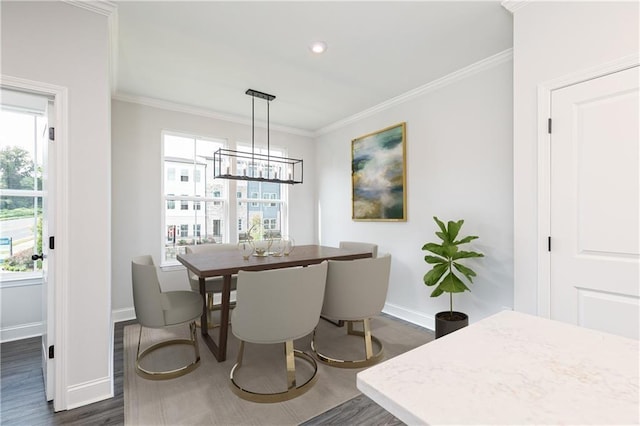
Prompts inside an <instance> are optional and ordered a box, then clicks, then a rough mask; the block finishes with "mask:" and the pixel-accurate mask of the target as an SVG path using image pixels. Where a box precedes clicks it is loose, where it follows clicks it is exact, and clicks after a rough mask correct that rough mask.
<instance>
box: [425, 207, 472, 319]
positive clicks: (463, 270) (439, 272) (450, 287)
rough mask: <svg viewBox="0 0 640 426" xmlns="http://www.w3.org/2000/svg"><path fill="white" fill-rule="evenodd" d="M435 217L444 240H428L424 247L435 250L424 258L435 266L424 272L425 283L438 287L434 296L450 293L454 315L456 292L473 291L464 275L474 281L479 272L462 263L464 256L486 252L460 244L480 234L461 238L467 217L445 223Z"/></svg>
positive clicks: (450, 302) (429, 250)
mask: <svg viewBox="0 0 640 426" xmlns="http://www.w3.org/2000/svg"><path fill="white" fill-rule="evenodd" d="M433 219H434V220H435V221H436V223H437V224H438V227H439V228H440V231H438V232H436V235H437V236H438V237H439V238H440V239H441V240H442V242H441V243H439V244H437V243H427V244H425V245H424V246H422V250H425V251H428V252H431V253H433V254H434V255H435V256H433V255H429V254H427V255H426V256H425V257H424V261H425V262H427V263H428V264H430V265H433V267H432V269H431V270H430V271H429V272H427V273H426V274H425V275H424V283H425V284H426V285H427V286H430V287H431V286H436V288H435V289H434V290H433V292H432V293H431V297H438V296H440V295H441V294H442V293H449V311H450V313H451V315H453V293H462V292H464V291H471V290H470V289H469V287H467V285H466V284H465V283H464V281H463V280H462V277H464V278H466V279H467V280H468V281H469V282H470V283H472V282H473V277H475V276H476V273H475V272H474V271H473V270H472V269H471V268H469V267H467V266H465V265H463V264H462V263H460V261H461V260H462V259H469V258H472V257H484V254H482V253H478V252H475V251H465V250H460V246H462V245H463V244H467V243H469V242H471V241H473V240H475V239H477V238H478V237H477V236H475V235H471V236H468V237H464V238H460V239H458V240H456V238H458V234H459V233H460V228H462V224H463V223H464V220H459V221H457V222H454V221H449V222H448V223H447V225H445V224H444V222H442V221H441V220H440V219H438V218H437V217H436V216H434V217H433Z"/></svg>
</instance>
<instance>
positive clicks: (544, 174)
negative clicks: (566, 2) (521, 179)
mask: <svg viewBox="0 0 640 426" xmlns="http://www.w3.org/2000/svg"><path fill="white" fill-rule="evenodd" d="M639 65H640V55H639V54H637V53H634V54H632V55H627V56H623V57H622V58H619V59H616V60H614V61H610V62H606V63H604V64H601V65H598V66H595V67H591V68H587V69H585V70H581V71H577V72H573V73H570V74H567V75H564V76H562V77H558V78H555V79H552V80H548V81H545V82H542V83H540V84H538V98H537V99H538V109H537V111H538V120H537V121H538V126H537V133H538V167H537V173H538V177H537V178H538V179H537V190H538V224H537V225H538V226H537V230H538V232H537V242H538V243H537V251H536V253H537V257H538V259H537V292H536V293H537V296H538V297H537V298H538V301H537V314H538V316H541V317H544V318H550V316H551V252H550V251H549V247H548V237H549V236H551V134H550V133H549V131H548V125H549V124H548V120H549V118H551V94H552V92H553V91H554V90H559V89H562V88H565V87H567V86H572V85H574V84H578V83H582V82H585V81H588V80H593V79H595V78H598V77H603V76H605V75H608V74H613V73H616V72H619V71H624V70H626V69H629V68H633V67H637V66H639Z"/></svg>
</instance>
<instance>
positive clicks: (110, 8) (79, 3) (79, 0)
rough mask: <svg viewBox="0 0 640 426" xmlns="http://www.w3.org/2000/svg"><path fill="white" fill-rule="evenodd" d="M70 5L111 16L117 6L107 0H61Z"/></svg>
mask: <svg viewBox="0 0 640 426" xmlns="http://www.w3.org/2000/svg"><path fill="white" fill-rule="evenodd" d="M62 1H63V2H64V3H67V4H69V5H71V6H76V7H79V8H81V9H85V10H88V11H90V12H94V13H97V14H99V15H104V16H111V15H112V14H113V13H114V12H116V11H117V9H118V6H117V5H116V4H115V3H112V2H110V1H107V0H62Z"/></svg>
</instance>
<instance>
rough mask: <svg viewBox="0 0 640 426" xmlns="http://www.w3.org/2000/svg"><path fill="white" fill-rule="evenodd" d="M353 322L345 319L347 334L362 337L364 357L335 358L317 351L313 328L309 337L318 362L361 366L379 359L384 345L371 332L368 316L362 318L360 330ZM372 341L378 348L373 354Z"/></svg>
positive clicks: (371, 363)
mask: <svg viewBox="0 0 640 426" xmlns="http://www.w3.org/2000/svg"><path fill="white" fill-rule="evenodd" d="M354 322H355V321H347V334H349V335H352V336H359V337H362V338H363V339H364V351H365V359H359V360H345V359H337V358H331V357H329V356H328V355H325V354H323V353H320V352H318V350H317V349H316V346H317V344H316V330H314V331H313V337H312V339H311V350H312V351H313V353H314V354H315V355H316V357H317V358H318V360H320V362H322V363H324V364H327V365H330V366H332V367H338V368H362V367H368V366H370V365H373V364H375V363H377V362H378V361H380V359H381V358H382V354H383V352H384V347H383V346H382V342H380V340H378V338H377V337H375V336H373V335H372V334H371V325H370V323H369V318H365V319H364V320H362V331H360V330H355V329H354V328H353V324H354ZM373 343H375V344H376V345H377V346H378V348H380V349H379V350H378V352H377V353H375V354H374V353H373Z"/></svg>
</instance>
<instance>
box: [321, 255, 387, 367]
mask: <svg viewBox="0 0 640 426" xmlns="http://www.w3.org/2000/svg"><path fill="white" fill-rule="evenodd" d="M390 270H391V255H389V254H385V255H382V256H380V257H377V258H368V259H357V260H330V261H329V268H328V271H327V286H326V289H325V293H324V302H323V305H322V313H321V315H322V317H323V318H328V319H330V320H334V321H338V320H342V321H346V322H347V334H348V335H354V336H359V337H362V338H363V344H364V345H363V346H364V347H363V349H364V359H355V360H354V359H339V358H333V357H331V356H329V355H327V354H325V353H321V352H320V351H319V350H318V340H319V339H322V336H318V331H317V330H315V331H314V333H313V338H312V340H311V349H312V350H313V352H314V353H315V355H316V356H317V357H318V359H319V360H320V361H321V362H323V363H325V364H328V365H331V366H333V367H341V368H360V367H366V366H369V365H372V364H375V363H376V362H378V361H379V360H380V359H381V357H382V353H383V345H382V343H381V342H380V340H379V339H378V338H377V337H375V336H373V335H372V334H371V324H370V319H371V318H372V317H374V316H376V315H378V314H380V312H382V308H383V307H384V303H385V300H386V297H387V289H388V287H389V273H390ZM354 323H362V330H356V329H355V328H354V327H353V326H354ZM373 343H375V344H376V345H377V347H378V348H377V349H378V351H377V352H376V353H374V352H373ZM356 356H357V355H355V354H354V357H356Z"/></svg>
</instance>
